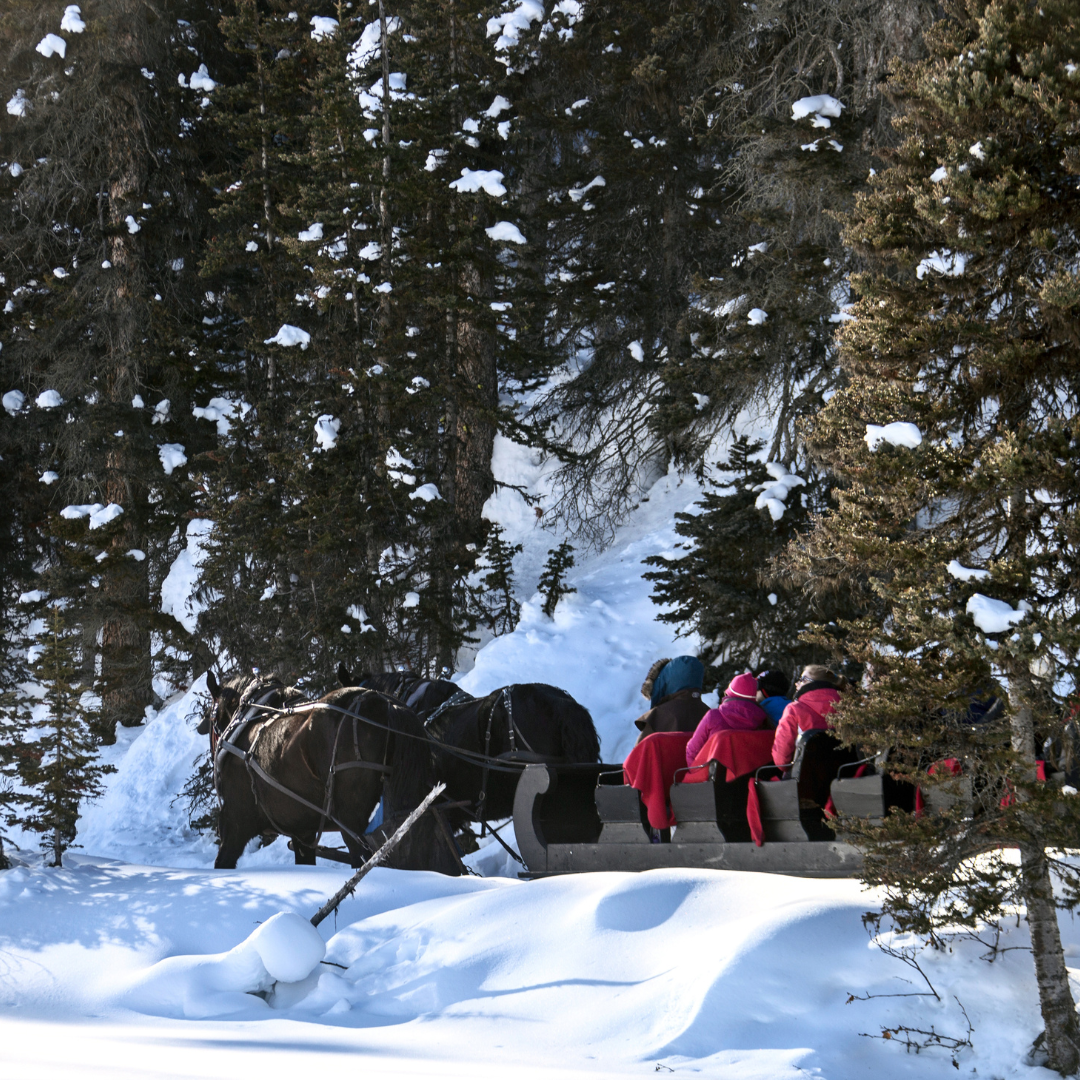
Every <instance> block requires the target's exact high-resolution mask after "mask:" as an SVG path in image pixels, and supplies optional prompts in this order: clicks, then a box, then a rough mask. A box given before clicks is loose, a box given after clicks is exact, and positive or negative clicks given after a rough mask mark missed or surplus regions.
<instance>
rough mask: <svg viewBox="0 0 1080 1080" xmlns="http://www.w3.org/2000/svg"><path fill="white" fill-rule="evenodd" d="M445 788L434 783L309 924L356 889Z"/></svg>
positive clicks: (332, 909)
mask: <svg viewBox="0 0 1080 1080" xmlns="http://www.w3.org/2000/svg"><path fill="white" fill-rule="evenodd" d="M445 790H446V785H445V784H443V783H438V784H436V785H435V786H434V787H433V788H432V789H431V790H430V791H429V792H428V793H427V796H426V797H425V799H424V801H423V802H422V803H421V804H420V805H419V806H418V807H417V808H416V809H415V810H414V811H413V812H412V813H411V814H410V815H409V816H408V817H407V818H406V819H405V820H404V821H403V822H402V823H401V824H400V825H399V826H398V829H397V832H395V833H394V835H393V836H391V837H390V839H389V840H387V841H386V843H385V844H383V846H382V847H381V848H379V850H378V851H376V852H375V854H374V855H372V856H371V858H370V859H368V861H367V862H366V863H364V865H363V866H361V867H360V869H359V870H357V871H356V873H355V874H353V876H352V877H351V878H349V880H348V881H346V882H345V884H344V885H342V886H341V888H340V889H338V891H337V892H336V893H334V895H333V896H331V897H330V899H329V900H327V901H326V903H325V904H323V906H322V907H321V908H319V910H318V911H317V912H315V914H314V915H312V917H311V925H312V926H318V925H319V923H321V922H322V921H323V919H325V918H326V916H327V915H329V914H330V913H331V912H332V911H334V910H335V909H336V908H337V906H338V904H340V903H341V901H342V900H344V899H345V897H346V896H348V895H349V894H350V893H351V892H353V891H354V890H355V889H356V886H357V885H359V884H360V879H361V878H362V877H364V875H365V874H367V872H368V871H369V870H374V869H375V867H376V866H378V865H379V863H381V862H382V861H383V860H384V859H385V858H386V856H387V855H389V854H390V852H391V851H393V850H394V848H396V847H397V846H398V844H400V843H401V841H402V839H403V838H404V836H405V834H406V833H407V832H408V831H409V830H410V829H411V828H412V827H413V826H414V825H415V824H416V823H417V821H419V820H420V818H421V816H422V815H423V813H424V811H425V810H426V809H427V808H428V807H429V806H430V805H431V804H432V803H433V802H434V801H435V800H436V799H437V798H438V797H439V796H440V795H441V794H442V793H443V791H445Z"/></svg>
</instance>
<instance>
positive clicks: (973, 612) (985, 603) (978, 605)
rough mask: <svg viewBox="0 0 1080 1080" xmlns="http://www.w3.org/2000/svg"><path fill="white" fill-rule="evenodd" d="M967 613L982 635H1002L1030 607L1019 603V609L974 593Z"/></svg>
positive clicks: (1022, 602) (968, 604) (1018, 620)
mask: <svg viewBox="0 0 1080 1080" xmlns="http://www.w3.org/2000/svg"><path fill="white" fill-rule="evenodd" d="M965 610H966V611H967V613H968V614H969V615H970V616H971V617H972V618H973V619H974V620H975V625H976V626H977V627H978V628H979V629H980V630H981V631H982V632H983V633H984V634H1003V633H1005V631H1006V630H1009V629H1011V628H1012V627H1013V626H1015V625H1016V624H1017V623H1018V622H1021V621H1023V618H1024V616H1025V615H1027V614H1028V613H1029V612H1030V611H1031V605H1030V604H1027V603H1025V602H1024V601H1023V600H1021V601H1020V607H1019V609H1017V608H1014V607H1013V606H1012V605H1011V604H1007V603H1006V602H1005V601H1004V600H994V599H992V598H991V597H989V596H983V594H982V593H975V595H974V596H972V597H971V598H970V599H969V600H968V602H967V608H966V609H965Z"/></svg>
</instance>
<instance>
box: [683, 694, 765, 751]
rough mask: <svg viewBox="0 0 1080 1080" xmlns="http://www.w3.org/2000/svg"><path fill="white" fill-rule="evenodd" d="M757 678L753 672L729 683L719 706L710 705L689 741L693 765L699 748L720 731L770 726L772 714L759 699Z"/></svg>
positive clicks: (687, 745) (755, 729)
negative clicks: (712, 707) (758, 701)
mask: <svg viewBox="0 0 1080 1080" xmlns="http://www.w3.org/2000/svg"><path fill="white" fill-rule="evenodd" d="M757 692H758V684H757V679H755V678H754V676H753V675H751V674H750V673H749V672H746V673H745V674H743V675H736V676H735V678H734V679H732V680H731V682H730V683H728V688H727V689H726V690H725V691H724V698H723V700H722V701H721V702H720V704H719V706H718V707H717V708H715V709H710V710H709V711H708V712H707V713H706V714H705V715H704V716H703V717H702V718H701V723H700V724H698V726H697V728H696V729H695V731H694V734H693V735H691V736H690V741H689V742H688V743H687V744H686V764H687V765H693V763H694V758H696V757H697V753H698V751H699V750H700V749H701V748H702V747H703V746H704V745H705V743H706V742H707V741H708V739H709V737H710V736H711V735H715V734H716V733H717V732H718V731H760V730H761V729H762V728H768V727H769V714H768V713H767V712H765V710H764V709H763V708H762V707H761V706H760V705H759V704H758V703H757V700H756V698H757Z"/></svg>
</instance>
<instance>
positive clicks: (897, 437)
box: [863, 420, 922, 450]
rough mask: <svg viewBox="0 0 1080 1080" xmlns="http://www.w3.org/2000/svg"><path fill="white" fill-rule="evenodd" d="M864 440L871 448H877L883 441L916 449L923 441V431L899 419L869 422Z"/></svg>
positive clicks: (891, 444)
mask: <svg viewBox="0 0 1080 1080" xmlns="http://www.w3.org/2000/svg"><path fill="white" fill-rule="evenodd" d="M863 440H864V441H865V442H866V445H867V446H868V447H870V449H871V450H876V449H877V448H878V447H879V446H880V445H881V444H882V443H883V442H887V443H889V445H890V446H906V447H907V448H908V449H909V450H914V449H915V447H916V446H918V445H919V444H920V443H921V442H922V432H921V431H920V430H919V429H918V428H917V427H916V426H915V425H914V424H909V423H906V422H905V421H900V420H897V421H895V422H894V423H892V424H885V425H884V427H882V426H881V425H879V424H867V425H866V434H865V435H864V436H863Z"/></svg>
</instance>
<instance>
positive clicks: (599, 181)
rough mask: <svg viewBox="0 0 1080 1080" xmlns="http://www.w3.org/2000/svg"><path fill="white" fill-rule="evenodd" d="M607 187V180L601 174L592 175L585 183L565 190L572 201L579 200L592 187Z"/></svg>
mask: <svg viewBox="0 0 1080 1080" xmlns="http://www.w3.org/2000/svg"><path fill="white" fill-rule="evenodd" d="M602 187H607V181H606V180H605V179H604V178H603V177H602V176H594V177H593V178H592V179H591V180H590V181H589V182H588V183H587V184H584V185H583V186H582V187H573V188H570V190H569V191H568V192H567V194H568V195H569V196H570V198H571V199H572V200H573V201H574V202H581V200H582V199H583V198H584V197H585V196H586V195H587V194H588V193H589V192H590V191H592V190H593V189H594V188H602Z"/></svg>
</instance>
